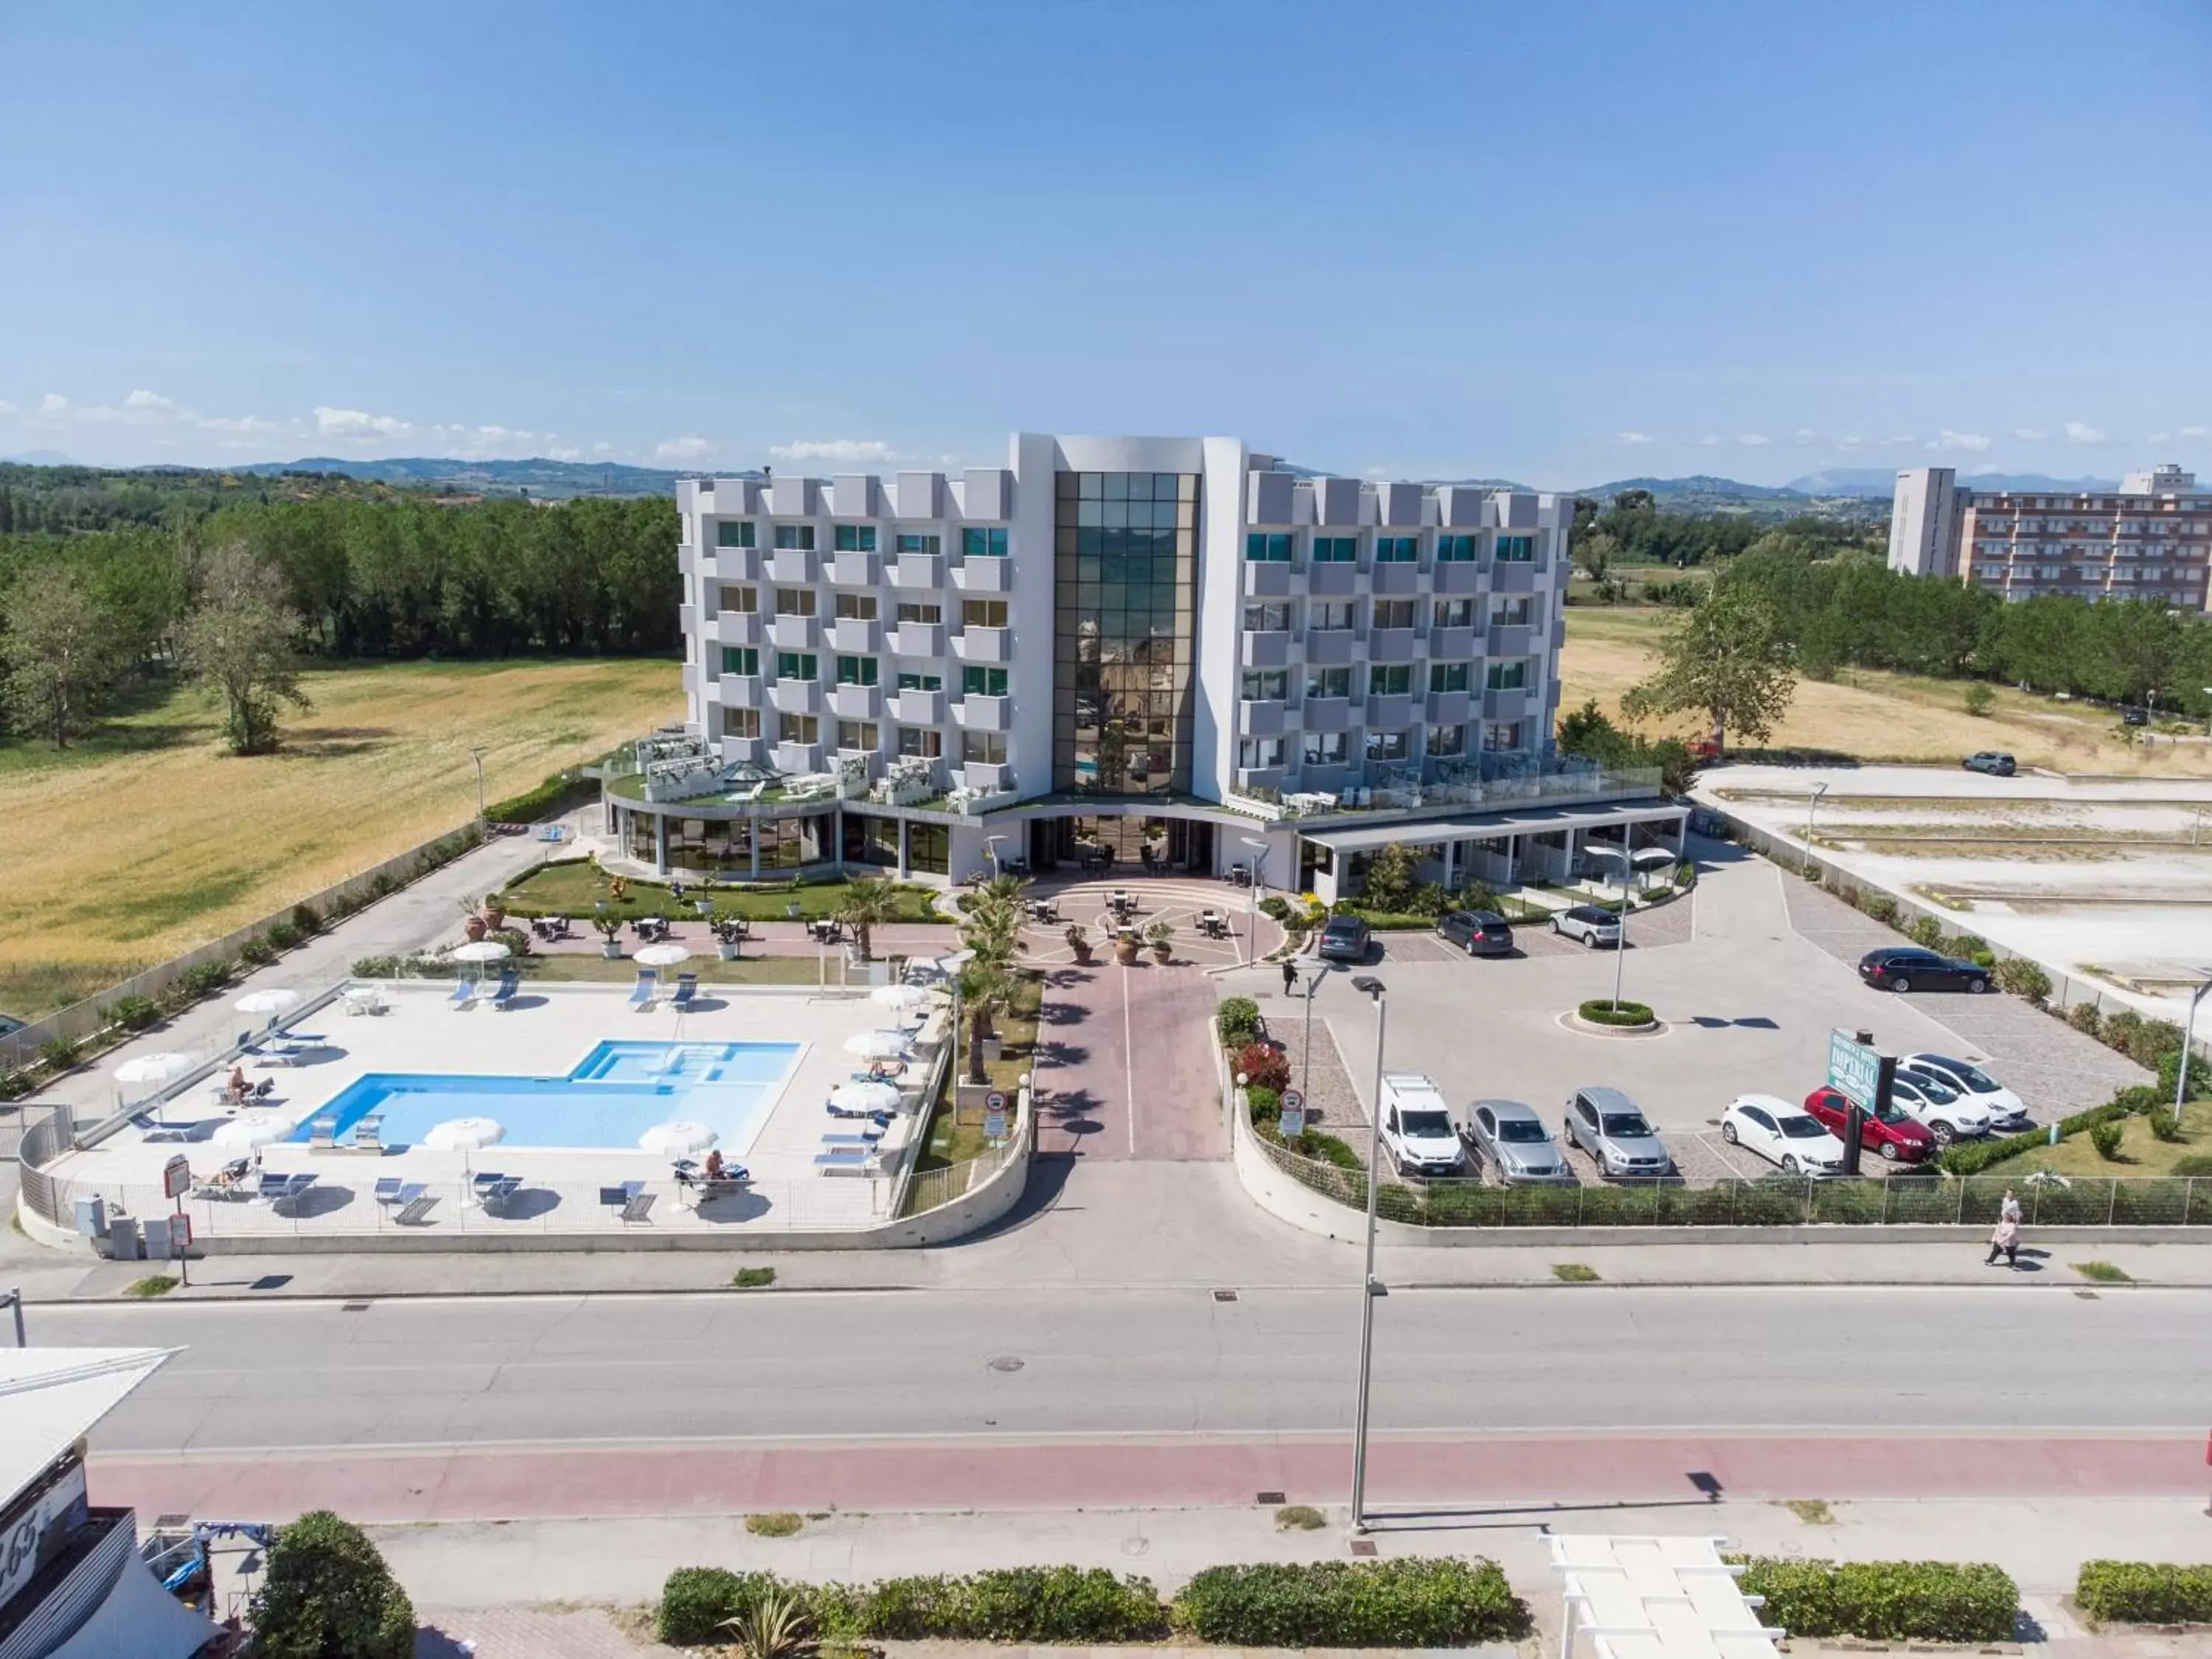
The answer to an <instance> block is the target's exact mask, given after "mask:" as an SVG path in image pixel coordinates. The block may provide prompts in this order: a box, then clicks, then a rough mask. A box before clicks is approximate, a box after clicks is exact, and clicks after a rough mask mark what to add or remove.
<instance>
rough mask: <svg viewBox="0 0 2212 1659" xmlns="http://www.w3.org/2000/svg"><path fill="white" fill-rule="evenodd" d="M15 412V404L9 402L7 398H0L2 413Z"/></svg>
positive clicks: (9, 413) (0, 412)
mask: <svg viewBox="0 0 2212 1659" xmlns="http://www.w3.org/2000/svg"><path fill="white" fill-rule="evenodd" d="M14 413H15V404H11V403H9V401H8V400H7V399H6V398H0V415H13V414H14Z"/></svg>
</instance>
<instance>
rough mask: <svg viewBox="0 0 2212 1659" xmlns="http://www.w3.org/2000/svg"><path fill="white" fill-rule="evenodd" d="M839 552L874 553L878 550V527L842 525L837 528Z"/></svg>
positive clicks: (870, 525)
mask: <svg viewBox="0 0 2212 1659" xmlns="http://www.w3.org/2000/svg"><path fill="white" fill-rule="evenodd" d="M837 550H838V551H839V552H840V553H872V552H874V551H875V550H876V527H875V526H873V525H872V524H841V525H839V526H837Z"/></svg>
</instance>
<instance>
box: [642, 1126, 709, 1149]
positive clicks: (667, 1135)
mask: <svg viewBox="0 0 2212 1659" xmlns="http://www.w3.org/2000/svg"><path fill="white" fill-rule="evenodd" d="M719 1139H721V1137H720V1135H718V1134H716V1133H714V1130H712V1129H710V1128H708V1127H707V1126H706V1125H705V1124H703V1123H689V1122H678V1123H656V1124H654V1125H653V1127H651V1128H650V1129H647V1131H646V1132H645V1133H643V1134H641V1135H640V1136H639V1137H638V1138H637V1144H638V1145H639V1146H642V1147H643V1148H645V1150H646V1151H647V1152H676V1153H684V1152H705V1151H706V1150H707V1149H708V1147H709V1146H713V1145H714V1143H715V1142H716V1141H717V1140H719Z"/></svg>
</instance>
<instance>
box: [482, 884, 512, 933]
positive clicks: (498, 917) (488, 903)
mask: <svg viewBox="0 0 2212 1659" xmlns="http://www.w3.org/2000/svg"><path fill="white" fill-rule="evenodd" d="M483 919H484V926H485V927H489V928H490V929H491V930H492V932H494V933H497V932H498V931H499V930H500V929H501V928H502V927H506V926H507V895H506V894H504V893H486V894H485V895H484V902H483Z"/></svg>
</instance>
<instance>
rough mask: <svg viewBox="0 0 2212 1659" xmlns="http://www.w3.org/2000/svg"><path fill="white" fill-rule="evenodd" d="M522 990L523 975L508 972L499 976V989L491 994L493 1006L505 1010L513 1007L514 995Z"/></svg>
mask: <svg viewBox="0 0 2212 1659" xmlns="http://www.w3.org/2000/svg"><path fill="white" fill-rule="evenodd" d="M521 988H522V975H520V974H519V973H513V972H508V973H504V974H501V975H500V976H499V987H498V988H497V989H496V990H495V991H493V993H492V994H491V1006H493V1007H495V1008H505V1007H508V1006H512V1005H513V1001H514V994H515V993H516V992H517V991H519V990H520V989H521Z"/></svg>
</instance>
